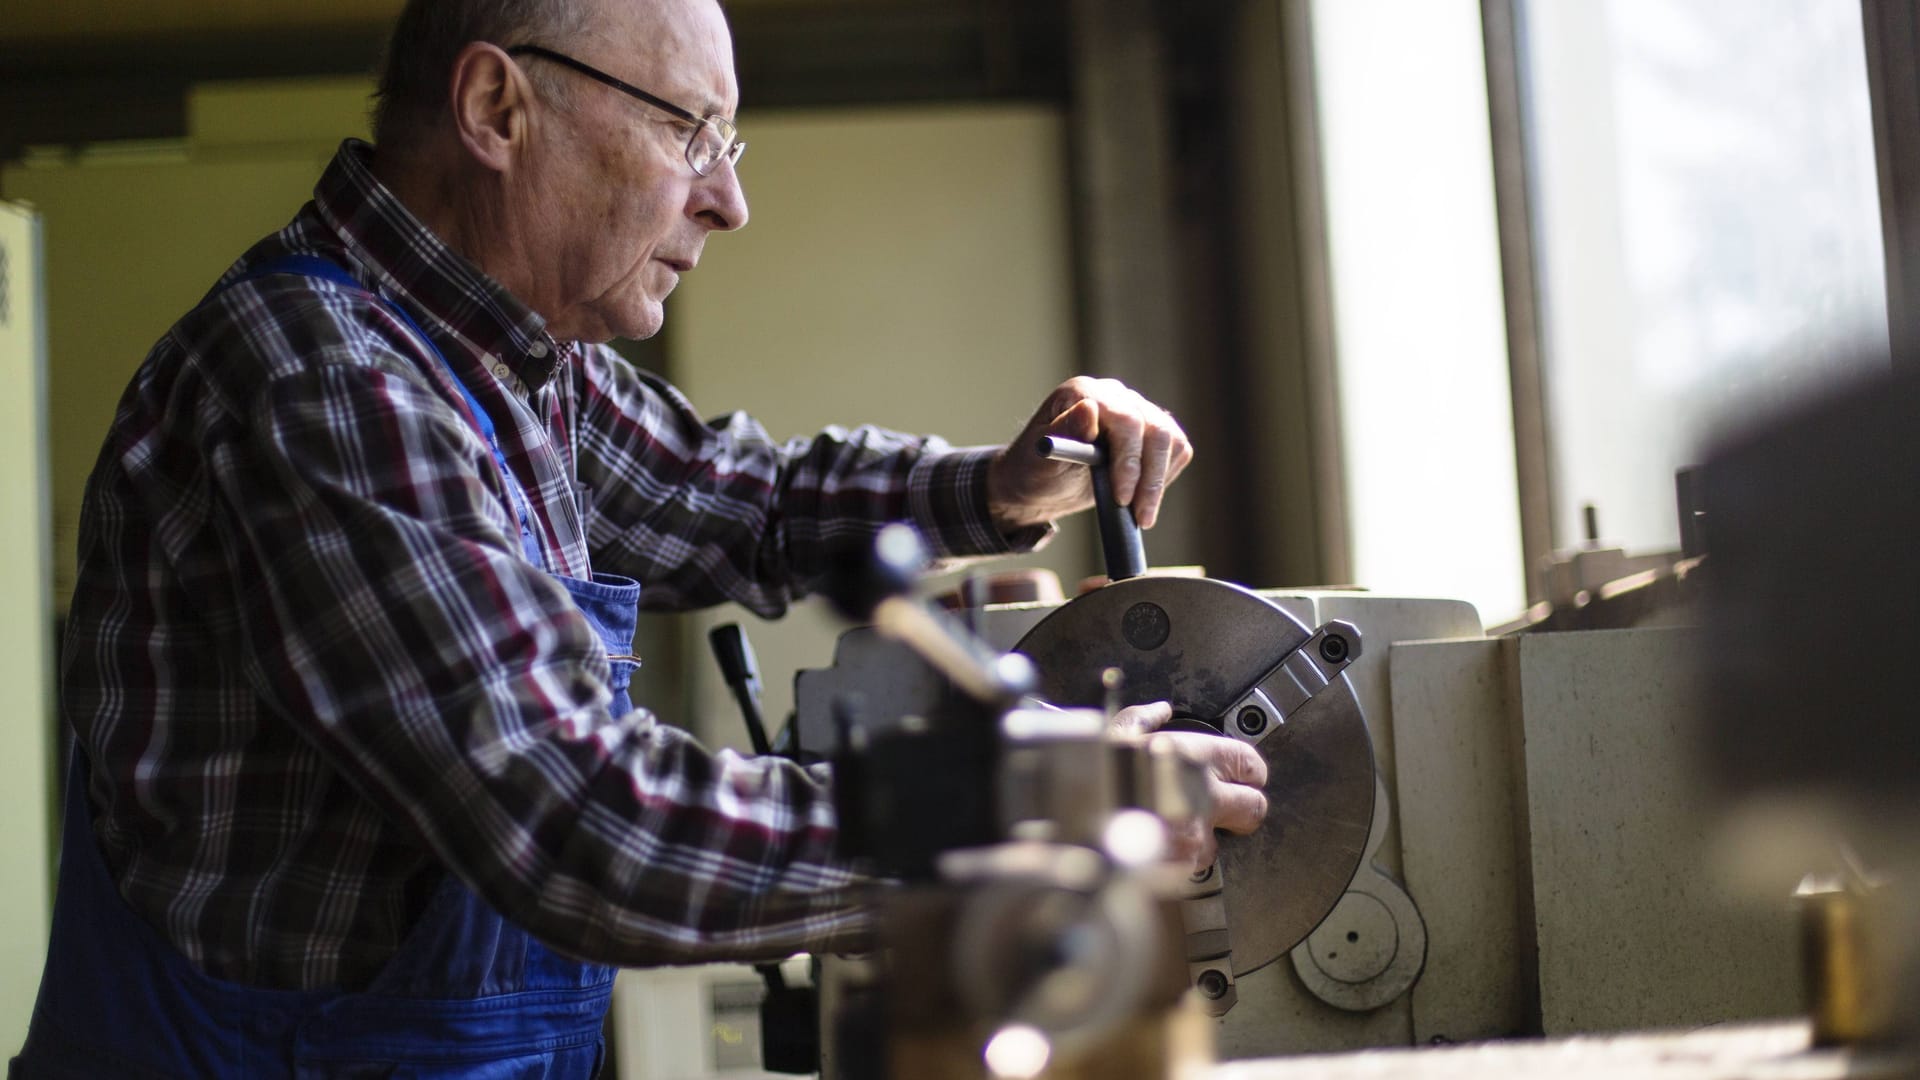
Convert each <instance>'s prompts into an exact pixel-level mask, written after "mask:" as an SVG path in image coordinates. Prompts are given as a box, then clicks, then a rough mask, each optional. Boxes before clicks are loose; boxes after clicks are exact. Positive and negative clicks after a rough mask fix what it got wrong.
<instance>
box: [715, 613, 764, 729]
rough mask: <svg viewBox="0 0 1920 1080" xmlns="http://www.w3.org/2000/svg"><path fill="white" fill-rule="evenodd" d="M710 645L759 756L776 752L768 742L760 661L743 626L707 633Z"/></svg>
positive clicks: (731, 626) (729, 625)
mask: <svg viewBox="0 0 1920 1080" xmlns="http://www.w3.org/2000/svg"><path fill="white" fill-rule="evenodd" d="M707 644H709V645H711V646H713V658H714V659H715V660H717V661H719V663H720V677H721V678H723V679H725V680H726V681H727V688H728V689H729V690H732V691H733V699H734V700H735V701H737V702H739V703H740V715H741V717H742V718H744V719H745V720H746V722H747V738H749V739H752V740H753V752H754V753H756V754H771V753H773V744H772V743H770V742H768V741H767V725H766V723H765V721H764V719H763V718H762V716H761V714H760V662H759V661H758V660H756V659H754V656H753V646H752V645H751V644H749V643H748V641H747V635H746V632H745V631H743V630H741V629H740V624H739V623H726V624H724V625H721V626H716V627H714V628H713V629H712V630H709V631H707Z"/></svg>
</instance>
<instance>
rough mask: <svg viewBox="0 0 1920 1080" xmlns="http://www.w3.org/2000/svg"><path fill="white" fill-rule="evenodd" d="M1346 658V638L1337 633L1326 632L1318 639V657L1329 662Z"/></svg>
mask: <svg viewBox="0 0 1920 1080" xmlns="http://www.w3.org/2000/svg"><path fill="white" fill-rule="evenodd" d="M1346 658H1347V639H1346V638H1343V637H1341V636H1340V635H1339V634H1328V635H1327V636H1326V637H1323V638H1321V639H1320V659H1322V660H1325V661H1326V662H1327V663H1329V664H1337V663H1339V662H1340V661H1342V660H1345V659H1346Z"/></svg>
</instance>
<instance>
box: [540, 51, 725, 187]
mask: <svg viewBox="0 0 1920 1080" xmlns="http://www.w3.org/2000/svg"><path fill="white" fill-rule="evenodd" d="M507 55H508V56H538V57H540V58H541V59H543V60H551V61H553V62H554V63H556V64H561V65H564V66H566V67H570V68H572V69H573V70H575V71H577V72H579V73H580V74H582V75H585V76H586V77H587V78H589V79H594V80H596V81H598V82H603V83H606V84H607V85H608V86H611V87H613V88H614V89H615V90H618V91H620V92H621V93H623V94H626V95H628V96H629V97H635V98H639V99H640V100H641V101H644V102H646V103H647V104H649V105H651V106H653V107H654V108H656V109H659V110H660V111H662V112H665V113H668V114H669V115H671V116H673V117H674V118H676V119H678V120H683V121H685V122H687V123H689V124H692V125H693V134H692V135H691V136H690V137H688V139H687V164H689V165H691V166H693V171H694V172H697V173H699V174H700V175H701V176H706V175H707V174H708V173H711V172H712V171H713V170H714V167H715V166H717V165H719V164H720V159H721V158H726V159H727V160H728V161H730V162H734V163H736V164H737V163H738V162H739V161H740V155H741V154H744V153H746V150H747V144H746V143H743V142H741V141H740V129H739V128H736V127H734V126H733V121H731V120H729V119H727V118H726V117H724V116H704V117H703V116H700V115H697V114H695V113H692V112H689V111H687V110H686V109H683V108H681V107H680V106H678V105H675V104H674V103H673V102H671V101H666V100H663V99H661V98H657V97H654V96H653V95H652V94H649V93H647V92H646V91H645V90H642V89H640V88H639V87H637V86H634V85H632V84H630V83H627V82H623V81H621V80H620V79H616V78H614V77H613V76H611V75H609V74H607V73H606V72H604V71H601V70H600V69H599V68H596V67H593V66H591V65H589V64H583V63H581V62H580V61H578V60H575V59H574V58H573V57H571V56H568V55H566V54H565V53H558V52H554V51H553V50H552V49H549V48H546V47H545V46H541V45H515V46H513V47H512V48H509V49H508V50H507Z"/></svg>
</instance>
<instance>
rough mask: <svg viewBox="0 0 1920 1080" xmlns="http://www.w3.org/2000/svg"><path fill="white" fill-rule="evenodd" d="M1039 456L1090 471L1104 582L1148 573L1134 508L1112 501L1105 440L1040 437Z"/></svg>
mask: <svg viewBox="0 0 1920 1080" xmlns="http://www.w3.org/2000/svg"><path fill="white" fill-rule="evenodd" d="M1035 449H1036V450H1038V451H1039V453H1040V456H1041V457H1044V458H1053V459H1055V460H1058V461H1073V462H1078V463H1079V464H1082V465H1085V466H1086V467H1087V468H1089V469H1091V470H1093V512H1094V516H1095V517H1096V518H1098V520H1099V522H1100V550H1101V552H1102V553H1104V554H1105V556H1106V560H1107V578H1108V579H1109V580H1111V581H1124V580H1126V579H1127V578H1135V577H1139V576H1140V575H1141V574H1144V573H1146V572H1147V552H1146V548H1145V547H1144V546H1143V545H1142V544H1141V541H1140V525H1139V523H1138V522H1136V521H1134V520H1133V507H1131V506H1121V505H1120V504H1119V503H1117V502H1115V501H1114V498H1113V471H1112V464H1111V463H1110V462H1109V461H1108V460H1107V440H1106V439H1105V438H1104V437H1102V438H1100V439H1097V440H1095V441H1094V442H1091V443H1083V442H1079V441H1077V440H1074V439H1063V438H1060V437H1059V436H1057V435H1043V436H1041V438H1040V441H1039V443H1038V445H1037V446H1036V447H1035Z"/></svg>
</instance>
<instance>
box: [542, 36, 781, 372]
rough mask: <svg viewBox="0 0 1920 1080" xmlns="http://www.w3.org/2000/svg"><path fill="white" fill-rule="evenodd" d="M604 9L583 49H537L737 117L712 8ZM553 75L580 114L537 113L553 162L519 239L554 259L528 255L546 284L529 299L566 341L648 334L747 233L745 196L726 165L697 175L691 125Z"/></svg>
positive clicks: (729, 57) (547, 161) (726, 53)
mask: <svg viewBox="0 0 1920 1080" xmlns="http://www.w3.org/2000/svg"><path fill="white" fill-rule="evenodd" d="M602 10H603V12H604V14H605V17H604V18H602V19H597V20H596V21H595V30H594V31H593V32H592V33H591V34H589V35H588V36H587V37H586V38H585V39H584V40H582V41H577V42H541V44H544V45H549V46H550V47H552V48H555V49H559V50H560V51H562V52H566V53H569V54H571V55H572V56H573V57H575V58H576V59H578V60H581V61H583V62H585V63H587V64H590V65H592V66H593V67H596V68H599V69H600V70H601V71H604V72H606V73H607V74H609V75H612V76H614V77H615V78H618V79H621V80H624V81H625V82H627V83H630V84H632V85H634V86H637V87H639V88H640V89H643V90H645V91H647V92H648V93H651V94H653V95H655V96H657V97H659V98H662V99H664V100H666V101H669V102H672V103H673V104H675V105H678V106H680V107H681V108H683V109H686V110H687V111H688V112H691V113H693V114H695V115H697V116H710V115H711V116H722V117H728V118H731V117H732V116H733V115H734V110H735V108H736V107H737V104H738V98H739V90H738V88H737V86H736V84H735V80H734V73H733V43H732V40H731V38H730V36H729V35H728V32H727V25H726V20H725V18H724V17H723V16H722V14H721V12H720V7H719V5H718V4H717V3H715V2H714V0H605V2H604V3H603V5H602ZM546 62H547V61H543V60H541V59H539V58H533V57H524V58H522V63H524V64H540V63H546ZM548 74H549V75H552V76H554V77H557V78H564V79H570V80H573V83H574V85H572V86H570V87H568V91H569V94H570V97H571V100H572V101H573V103H574V106H575V107H574V109H573V111H572V112H571V114H562V113H561V112H560V111H559V110H555V109H552V108H549V107H547V106H546V103H541V104H539V105H537V106H536V108H537V109H538V110H540V111H539V113H538V114H537V116H536V119H535V123H536V125H537V127H538V138H537V139H536V142H535V144H534V152H535V154H537V155H540V156H541V157H543V158H544V161H541V162H540V163H539V165H538V168H537V171H535V172H532V173H531V174H530V185H529V190H528V191H527V193H526V194H527V198H528V202H529V203H530V206H529V215H530V218H529V219H530V220H532V221H533V222H535V225H534V227H533V228H532V229H530V230H529V233H530V235H528V236H526V237H524V238H523V239H524V240H525V241H526V242H527V243H528V244H530V245H532V246H536V247H537V248H539V249H540V250H542V251H545V252H547V253H548V255H547V257H546V258H544V259H543V258H541V257H539V256H537V255H536V256H534V258H533V262H534V264H535V265H536V266H546V267H548V269H547V270H546V271H545V272H544V273H541V274H539V275H537V276H539V277H546V278H547V279H548V280H545V281H540V280H536V281H535V282H534V283H533V292H534V293H535V295H534V296H532V297H529V298H528V299H530V300H532V301H533V302H534V306H535V308H536V309H537V310H539V311H541V312H542V313H543V314H545V315H546V316H547V318H548V329H549V330H550V331H551V332H552V334H553V335H554V337H556V338H558V339H560V340H563V341H566V340H583V341H605V340H607V339H609V338H613V337H628V338H644V337H649V336H651V335H653V334H654V333H657V332H658V331H659V329H660V324H661V321H662V319H663V317H664V312H663V305H664V304H665V302H666V298H667V294H668V293H670V292H672V291H673V287H674V286H675V285H676V284H678V283H679V281H680V275H681V274H683V273H685V272H687V271H688V270H691V269H692V268H693V266H694V264H695V263H696V262H698V261H699V259H700V253H701V249H702V248H703V247H704V246H705V244H706V239H707V234H708V233H709V232H712V231H714V230H716V229H719V230H727V229H737V228H739V227H741V226H742V225H745V224H746V222H747V200H746V195H745V193H744V192H742V191H741V189H740V182H739V178H738V177H737V176H736V175H735V173H734V170H733V164H732V162H730V161H726V160H722V161H720V162H719V163H718V164H716V165H715V166H714V167H713V168H712V169H711V170H710V171H709V173H708V175H706V176H700V175H699V174H697V173H695V172H694V171H693V167H692V166H691V165H689V164H688V163H687V157H686V147H687V140H688V138H689V136H691V134H692V131H693V129H692V126H691V125H689V124H687V123H685V122H682V121H680V120H677V119H675V118H674V117H673V116H672V115H671V114H669V113H667V112H664V111H662V110H660V109H658V108H655V107H654V106H651V105H648V104H646V103H644V102H641V101H639V100H636V99H634V98H632V97H629V96H627V95H626V94H623V93H621V92H620V91H618V90H616V89H614V88H613V87H610V86H605V85H603V84H601V83H598V82H595V81H593V80H592V79H590V78H588V77H587V76H585V75H582V74H580V73H578V72H574V71H571V70H568V69H560V70H558V71H557V72H550V73H548ZM549 260H550V261H549Z"/></svg>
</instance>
